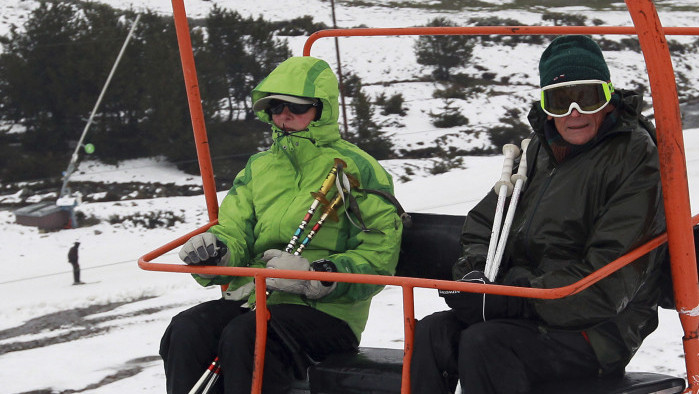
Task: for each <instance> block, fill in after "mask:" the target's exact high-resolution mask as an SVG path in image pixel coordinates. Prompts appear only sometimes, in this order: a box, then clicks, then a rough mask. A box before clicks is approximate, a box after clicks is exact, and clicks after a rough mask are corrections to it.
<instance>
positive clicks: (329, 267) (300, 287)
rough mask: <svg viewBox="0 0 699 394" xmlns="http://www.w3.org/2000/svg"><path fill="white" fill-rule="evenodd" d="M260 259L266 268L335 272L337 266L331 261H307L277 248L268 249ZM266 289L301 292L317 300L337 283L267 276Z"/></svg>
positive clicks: (328, 292) (333, 288)
mask: <svg viewBox="0 0 699 394" xmlns="http://www.w3.org/2000/svg"><path fill="white" fill-rule="evenodd" d="M262 261H264V262H265V263H267V268H272V269H282V270H297V271H330V272H337V267H335V264H333V263H332V262H331V261H328V260H319V261H314V262H313V264H311V263H309V262H308V260H307V259H305V258H304V257H301V256H296V255H293V254H291V253H287V252H284V251H281V250H278V249H269V250H267V251H265V253H264V254H263V255H262ZM266 283H267V289H268V290H278V291H284V292H287V293H293V294H301V295H304V296H306V298H308V299H311V300H317V299H319V298H322V297H325V296H326V295H328V294H330V292H331V291H333V290H335V287H337V283H335V282H325V281H323V282H321V281H319V280H303V279H283V278H267V282H266Z"/></svg>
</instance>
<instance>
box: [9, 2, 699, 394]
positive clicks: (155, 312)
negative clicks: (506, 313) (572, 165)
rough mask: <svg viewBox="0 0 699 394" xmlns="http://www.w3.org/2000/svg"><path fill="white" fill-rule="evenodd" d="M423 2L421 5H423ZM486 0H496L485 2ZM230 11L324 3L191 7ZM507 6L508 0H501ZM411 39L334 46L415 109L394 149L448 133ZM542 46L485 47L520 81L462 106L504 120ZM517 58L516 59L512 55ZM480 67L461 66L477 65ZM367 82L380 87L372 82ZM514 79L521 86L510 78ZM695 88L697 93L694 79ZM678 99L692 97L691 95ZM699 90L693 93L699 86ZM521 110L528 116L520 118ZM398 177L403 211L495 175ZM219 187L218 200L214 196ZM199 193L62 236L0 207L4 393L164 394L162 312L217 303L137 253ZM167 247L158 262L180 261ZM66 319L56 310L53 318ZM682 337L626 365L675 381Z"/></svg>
mask: <svg viewBox="0 0 699 394" xmlns="http://www.w3.org/2000/svg"><path fill="white" fill-rule="evenodd" d="M105 2H107V3H109V4H112V5H114V6H116V7H122V8H128V7H134V8H137V7H141V5H140V4H139V5H138V6H136V5H133V4H131V3H128V2H126V1H123V0H110V1H105ZM428 2H429V1H427V0H425V1H424V3H428ZM491 2H492V3H501V2H499V1H495V0H493V1H491ZM214 3H217V4H219V5H221V6H223V7H228V8H232V9H236V10H238V11H239V12H240V13H241V14H243V15H246V16H247V15H252V16H257V15H263V16H264V17H265V18H268V19H272V20H280V19H289V18H293V17H298V16H303V15H306V14H313V15H314V16H315V17H316V20H318V21H323V22H325V23H328V24H330V9H329V7H330V6H329V2H327V1H320V0H309V1H306V2H304V3H303V5H304V7H299V6H298V4H299V2H296V1H291V0H258V1H255V2H250V1H243V0H228V1H222V0H214V1H205V0H193V1H186V2H185V4H186V7H187V10H188V12H189V15H190V16H194V17H201V16H204V15H205V14H206V13H207V12H208V9H209V8H210V7H211V5H212V4H214ZM502 3H508V4H509V3H512V1H508V2H502ZM658 3H659V4H660V5H659V7H660V8H661V19H662V21H663V23H664V24H666V25H677V26H691V25H696V24H697V22H696V21H697V20H699V10H697V9H696V3H695V0H675V1H663V2H658ZM170 4H171V3H170V1H168V0H152V1H149V2H147V6H148V7H149V8H151V9H154V10H157V11H158V12H162V13H163V14H168V13H170V12H171V11H170V7H171V5H170ZM363 4H365V5H364V6H362V7H347V6H345V3H339V5H338V10H337V12H338V15H337V20H338V25H339V26H340V27H352V26H358V25H360V24H364V25H366V26H371V27H400V26H413V25H419V24H424V23H425V22H427V21H428V20H430V19H432V18H434V17H437V16H445V17H448V18H450V19H452V20H454V21H457V22H459V21H462V22H465V21H466V20H468V19H469V18H470V17H472V16H476V15H487V13H488V11H484V10H478V9H470V10H464V11H459V12H437V11H434V10H430V9H393V8H389V7H386V6H383V5H382V2H381V1H378V0H375V1H365V2H363ZM35 5H36V2H35V1H33V0H22V1H19V2H18V1H16V0H0V6H1V7H2V12H1V13H0V34H5V32H6V31H7V29H8V26H9V24H10V23H15V24H21V23H22V21H23V20H24V19H23V18H26V15H27V13H28V11H29V10H31V9H32V8H33V7H34V6H35ZM670 5H681V6H685V7H686V8H685V11H684V12H674V13H662V7H663V6H667V7H669V6H670ZM541 11H542V10H541V9H536V10H534V11H524V10H504V11H502V12H499V13H498V16H500V17H502V18H508V17H509V18H516V19H518V20H519V21H521V22H522V23H539V22H540V20H541V17H540V14H541ZM555 11H556V12H568V11H570V12H576V13H585V12H586V8H585V7H566V8H562V9H555ZM594 17H598V18H600V19H602V20H604V21H605V23H607V24H610V25H629V24H630V23H631V22H630V20H629V18H628V15H627V14H626V12H625V11H623V10H622V9H621V8H620V7H618V6H616V5H613V6H610V8H609V9H608V10H606V11H605V12H604V13H603V14H602V15H597V14H595V15H594ZM304 39H305V38H303V37H299V38H289V43H290V46H291V48H292V50H293V51H294V54H300V53H301V48H302V46H303V41H304ZM411 40H412V39H411V38H405V37H402V38H400V37H386V38H381V39H373V40H368V39H363V38H351V39H342V40H340V46H341V50H342V56H343V63H345V62H346V64H349V65H351V69H352V70H354V71H356V72H357V73H358V74H359V75H360V76H361V77H362V78H363V80H364V82H365V84H366V85H367V89H369V91H370V94H372V95H374V94H376V93H379V92H386V94H387V95H390V94H392V93H393V92H401V93H402V94H403V95H404V97H405V98H406V103H407V105H408V107H409V111H408V116H407V117H405V118H402V119H400V121H401V122H402V123H404V125H405V127H403V128H400V127H395V128H393V129H389V130H388V132H389V133H391V134H392V135H393V139H394V142H395V143H396V145H397V146H398V147H411V146H412V147H414V146H420V144H431V143H433V140H434V139H436V138H437V137H439V136H440V135H442V134H444V133H445V132H446V131H444V130H436V129H434V127H433V126H431V125H430V124H429V121H428V120H429V119H428V117H427V116H426V114H427V113H429V112H430V111H435V112H436V111H438V110H439V108H440V107H441V105H442V103H441V101H440V100H434V99H431V92H432V90H434V88H435V87H434V86H432V85H431V84H415V83H395V84H391V85H390V86H383V85H382V84H380V82H382V81H387V80H390V81H403V80H409V79H413V78H415V77H416V76H420V75H424V74H426V73H428V72H429V70H426V69H423V68H422V67H421V66H420V65H418V64H417V63H416V62H415V59H414V56H413V54H412V46H411ZM541 50H542V48H539V47H528V46H519V47H516V48H514V49H505V48H495V47H492V48H490V47H489V48H480V49H479V50H478V51H476V52H475V54H474V56H475V57H474V61H473V63H474V64H479V65H485V66H487V67H488V68H489V69H490V70H495V72H496V73H497V74H498V75H499V76H501V75H502V76H505V75H514V77H513V79H512V82H513V85H512V86H507V87H506V88H505V89H503V90H502V93H504V94H501V95H498V96H490V97H488V96H483V97H473V98H470V100H469V101H468V102H466V103H463V106H462V110H463V112H464V115H466V116H467V117H468V118H469V119H470V120H471V124H472V125H482V124H489V123H495V122H498V119H499V118H500V117H502V116H503V115H504V108H505V107H510V106H521V105H522V103H526V102H529V101H530V100H532V99H534V98H535V97H536V89H535V85H536V83H537V80H536V61H537V59H538V55H539V54H540V53H541ZM313 54H314V55H316V56H319V57H323V58H325V59H326V60H328V61H329V62H331V63H333V62H334V49H333V47H332V40H325V41H323V40H321V41H319V42H318V43H317V44H316V46H314V50H313ZM515 59H516V61H514V60H515ZM608 60H609V63H610V66H611V68H612V76H613V78H614V79H615V84H616V85H617V86H620V87H623V86H624V85H626V84H629V83H631V82H632V81H635V80H637V79H639V78H641V79H642V74H643V73H644V68H643V67H642V66H640V65H639V64H642V63H641V62H642V59H641V57H640V56H639V55H632V54H627V53H611V54H608ZM674 61H675V62H676V64H677V65H683V66H685V65H690V66H692V65H693V66H694V67H693V69H692V70H690V71H688V77H689V78H690V79H691V80H694V81H696V80H699V75H697V73H699V60H697V57H696V53H693V54H688V55H687V57H686V58H681V59H679V58H678V59H674ZM474 67H475V66H469V68H467V71H469V72H475V68H474ZM372 83H375V85H371V84H372ZM515 84H516V85H515ZM695 88H699V86H696V87H695ZM685 93H686V92H685ZM695 95H696V94H695ZM522 116H524V115H522ZM685 138H686V141H685V147H686V151H687V154H686V157H687V164H688V167H689V177H690V190H691V198H692V205H693V207H694V209H693V212H694V213H697V212H698V211H699V129H691V130H686V131H685ZM450 143H453V144H457V145H458V144H461V145H458V146H479V144H480V145H482V144H483V143H484V140H483V139H478V138H475V137H474V138H473V139H471V140H469V139H468V138H466V137H463V138H459V139H452V140H451V141H450ZM383 164H384V165H385V166H386V168H388V169H389V171H391V172H392V173H393V174H394V177H395V178H398V177H399V176H401V175H403V174H405V168H407V167H410V168H414V169H416V170H415V171H416V174H417V175H415V176H413V177H412V180H411V181H408V182H404V183H398V184H397V185H396V193H397V196H398V198H399V199H400V200H401V202H402V204H403V205H404V206H405V207H406V209H408V210H409V211H417V212H436V213H451V214H465V213H466V212H468V210H469V209H470V208H471V207H472V206H473V205H474V204H475V203H476V202H477V201H478V200H479V199H480V198H481V197H482V196H483V195H484V194H485V193H486V191H487V190H488V189H489V188H490V187H492V184H493V182H494V181H495V180H496V179H497V178H498V177H499V174H498V171H499V168H500V165H501V158H500V157H466V158H464V168H462V169H458V170H452V171H450V172H449V173H446V174H441V175H435V176H427V173H426V172H425V171H424V169H425V168H429V167H430V166H431V164H430V163H429V160H423V161H419V160H412V161H405V160H392V161H386V162H384V163H383ZM74 179H75V180H100V181H103V182H128V181H144V182H148V181H152V182H156V181H158V182H175V183H177V184H193V185H197V184H199V180H198V179H196V178H192V177H191V176H188V175H185V174H182V173H179V172H178V171H177V170H176V169H174V168H173V167H172V166H169V165H167V164H165V163H162V162H159V161H157V160H140V161H132V162H128V163H120V166H119V167H118V168H114V167H107V166H101V165H98V164H95V163H90V162H85V163H82V164H81V166H80V170H79V172H78V174H77V175H76V177H75V178H74ZM222 197H223V193H222V194H220V195H219V201H220V199H221V198H222ZM204 204H205V202H204V198H203V196H196V197H172V198H162V199H152V200H137V201H124V202H119V203H91V204H84V205H82V206H81V207H80V210H81V211H83V212H85V213H86V214H88V215H94V216H97V217H99V218H100V219H102V223H100V224H98V225H95V226H91V227H85V228H79V229H76V230H70V231H60V232H54V233H47V234H42V233H39V232H38V231H37V230H36V229H35V228H31V227H24V226H19V225H16V224H14V217H13V215H12V214H11V213H10V212H7V211H0V239H1V240H2V242H0V256H2V257H3V258H2V261H1V262H0V278H2V279H0V299H2V304H1V305H2V307H1V308H0V382H2V388H0V392H7V393H24V392H30V391H39V390H45V391H44V392H63V391H68V390H76V391H81V392H85V393H125V392H143V393H160V392H163V391H164V375H163V372H162V363H161V362H160V360H159V358H158V357H157V352H158V342H159V340H160V336H161V335H162V332H163V331H164V329H165V327H166V325H167V323H168V322H169V319H170V318H171V317H172V316H173V315H174V314H176V313H177V312H178V311H180V310H183V309H185V308H187V307H189V306H191V305H194V304H196V303H199V302H201V301H204V300H209V299H214V298H217V297H218V290H217V289H216V288H209V289H202V288H201V287H199V286H198V285H196V283H194V281H193V280H192V279H191V278H190V277H189V276H188V275H182V274H173V273H157V272H147V271H142V270H140V269H139V268H138V267H137V265H136V260H137V259H138V257H139V256H141V255H143V254H144V253H146V252H148V251H150V250H153V249H155V248H156V247H158V246H160V245H162V244H164V243H165V242H168V241H170V240H172V239H174V238H175V237H177V236H180V235H182V234H184V233H186V232H189V231H191V230H192V229H194V228H197V227H199V226H201V225H203V224H204V223H205V222H206V217H207V216H206V210H205V207H204ZM158 210H163V211H172V212H174V213H176V214H178V215H180V216H183V217H184V220H185V222H184V223H179V224H176V225H174V226H173V227H171V228H168V229H155V230H145V229H143V228H140V227H135V226H132V225H129V224H118V225H110V224H108V222H107V220H108V219H109V218H110V216H112V215H122V216H123V215H128V214H133V213H138V212H141V213H147V212H152V211H158ZM76 240H80V242H81V243H82V245H81V249H80V256H81V260H80V261H81V265H82V266H83V279H84V280H85V281H86V282H88V283H89V284H88V285H85V286H71V285H70V283H71V282H72V277H71V272H70V266H69V265H68V264H67V261H66V253H67V251H68V248H69V247H70V245H71V244H72V243H73V242H74V241H76ZM177 260H178V259H177V257H176V256H175V255H174V254H170V255H167V256H165V257H163V258H162V259H160V261H163V262H169V263H174V262H177ZM415 299H416V315H417V317H421V316H424V315H426V314H429V313H431V312H433V311H435V310H440V309H443V308H445V307H446V306H445V305H444V303H443V302H442V301H441V299H439V298H438V297H437V296H436V294H435V292H434V291H432V290H424V289H417V290H416V296H415ZM59 312H61V313H62V316H56V315H55V314H56V313H59ZM402 333H403V328H402V308H401V291H400V289H399V288H392V287H389V288H387V289H386V290H384V291H383V292H382V293H381V294H379V295H378V296H377V297H375V299H374V301H373V305H372V310H371V316H370V321H369V323H368V326H367V329H366V331H365V333H364V336H363V340H362V346H381V347H393V348H402V346H403V342H402V341H403V340H402ZM681 336H682V331H681V328H680V326H679V322H678V318H677V315H676V313H674V312H673V311H661V322H660V327H659V328H658V330H657V331H656V332H655V333H653V334H652V335H651V337H650V338H649V339H648V340H647V341H646V343H645V344H644V345H643V347H642V348H641V349H640V350H639V352H638V354H637V356H636V357H635V358H634V360H633V361H632V362H631V365H630V367H629V370H642V371H658V372H666V373H669V374H673V375H677V376H683V374H684V370H685V368H684V360H683V358H682V354H683V352H682V343H681Z"/></svg>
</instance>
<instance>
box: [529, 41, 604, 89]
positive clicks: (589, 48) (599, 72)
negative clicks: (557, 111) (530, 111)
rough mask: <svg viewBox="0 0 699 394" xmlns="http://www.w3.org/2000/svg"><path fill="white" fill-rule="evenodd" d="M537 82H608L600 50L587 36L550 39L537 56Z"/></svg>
mask: <svg viewBox="0 0 699 394" xmlns="http://www.w3.org/2000/svg"><path fill="white" fill-rule="evenodd" d="M539 77H540V79H541V80H540V86H541V87H542V88H543V87H544V86H548V85H553V84H554V83H560V82H569V81H581V80H586V79H599V80H602V81H606V82H609V81H610V77H609V68H608V67H607V63H606V62H605V61H604V56H603V55H602V50H601V49H600V47H599V46H598V45H597V43H596V42H594V41H592V39H590V38H589V37H587V36H579V35H574V36H561V37H557V38H556V39H555V40H553V41H551V44H550V45H549V46H548V48H546V50H545V51H544V53H543V54H542V55H541V60H539Z"/></svg>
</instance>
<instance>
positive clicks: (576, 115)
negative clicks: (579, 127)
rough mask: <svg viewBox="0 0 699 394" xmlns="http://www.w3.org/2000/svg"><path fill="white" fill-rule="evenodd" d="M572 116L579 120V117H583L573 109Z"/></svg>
mask: <svg viewBox="0 0 699 394" xmlns="http://www.w3.org/2000/svg"><path fill="white" fill-rule="evenodd" d="M570 116H572V117H575V118H577V117H578V116H582V114H581V113H580V112H578V110H577V109H575V108H573V110H572V111H570Z"/></svg>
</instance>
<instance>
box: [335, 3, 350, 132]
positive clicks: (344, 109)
mask: <svg viewBox="0 0 699 394" xmlns="http://www.w3.org/2000/svg"><path fill="white" fill-rule="evenodd" d="M330 7H331V9H332V16H333V29H337V22H336V21H335V0H330ZM335 57H336V58H337V79H338V81H339V82H340V106H341V107H342V124H343V125H344V126H345V130H344V133H342V137H343V138H345V139H346V138H347V135H348V133H349V128H348V127H347V107H346V106H345V93H344V86H345V85H344V84H343V82H342V61H340V44H339V41H338V39H337V37H335Z"/></svg>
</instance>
